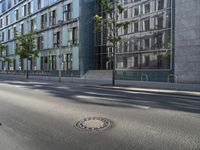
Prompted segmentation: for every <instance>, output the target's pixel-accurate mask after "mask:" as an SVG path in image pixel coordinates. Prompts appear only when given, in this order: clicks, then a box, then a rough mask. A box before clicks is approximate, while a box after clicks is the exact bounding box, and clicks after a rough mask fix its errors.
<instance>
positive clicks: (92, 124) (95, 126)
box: [75, 117, 112, 131]
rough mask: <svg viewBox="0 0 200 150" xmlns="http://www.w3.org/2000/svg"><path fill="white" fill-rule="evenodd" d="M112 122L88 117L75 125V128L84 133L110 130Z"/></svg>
mask: <svg viewBox="0 0 200 150" xmlns="http://www.w3.org/2000/svg"><path fill="white" fill-rule="evenodd" d="M111 125H112V122H111V121H110V120H109V119H106V118H101V117H90V118H85V119H83V120H80V121H78V122H76V123H75V127H76V128H78V129H81V130H86V131H103V130H105V129H108V128H110V127H111Z"/></svg>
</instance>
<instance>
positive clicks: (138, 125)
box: [0, 79, 200, 150]
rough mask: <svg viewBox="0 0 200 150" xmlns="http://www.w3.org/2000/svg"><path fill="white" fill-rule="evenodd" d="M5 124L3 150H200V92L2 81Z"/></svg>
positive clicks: (0, 109)
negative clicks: (101, 120) (103, 126)
mask: <svg viewBox="0 0 200 150" xmlns="http://www.w3.org/2000/svg"><path fill="white" fill-rule="evenodd" d="M88 117H89V118H90V117H103V118H107V119H108V120H110V121H111V124H112V125H111V127H109V128H107V129H105V130H101V131H96V130H86V129H84V128H83V129H78V128H76V127H75V124H76V123H77V122H78V121H79V120H82V119H84V118H88ZM0 123H1V125H0V150H200V98H199V97H197V96H186V95H185V96H184V95H168V94H159V93H151V92H137V91H131V90H125V89H124V90H119V89H112V88H108V87H104V86H102V87H101V86H91V85H84V84H72V83H71V84H70V83H68V84H67V83H65V84H62V83H61V84H59V83H55V82H42V81H41V82H38V81H32V82H30V81H29V82H27V81H15V80H4V79H0ZM99 124H100V123H99V122H98V121H96V122H95V121H94V122H92V123H91V122H90V123H88V124H87V123H86V125H87V126H96V125H97V126H98V125H99ZM100 125H101V124H100Z"/></svg>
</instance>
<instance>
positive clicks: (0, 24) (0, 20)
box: [0, 18, 3, 28]
mask: <svg viewBox="0 0 200 150" xmlns="http://www.w3.org/2000/svg"><path fill="white" fill-rule="evenodd" d="M2 27H3V19H2V18H1V19H0V28H2Z"/></svg>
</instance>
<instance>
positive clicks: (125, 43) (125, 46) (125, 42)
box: [124, 41, 128, 52]
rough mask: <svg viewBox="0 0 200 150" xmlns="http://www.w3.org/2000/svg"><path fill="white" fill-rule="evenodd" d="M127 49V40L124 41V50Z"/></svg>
mask: <svg viewBox="0 0 200 150" xmlns="http://www.w3.org/2000/svg"><path fill="white" fill-rule="evenodd" d="M127 51H128V42H127V41H124V52H127Z"/></svg>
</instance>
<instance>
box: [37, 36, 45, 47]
mask: <svg viewBox="0 0 200 150" xmlns="http://www.w3.org/2000/svg"><path fill="white" fill-rule="evenodd" d="M43 48H44V38H43V36H42V35H41V36H38V38H37V49H38V50H41V49H43Z"/></svg>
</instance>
